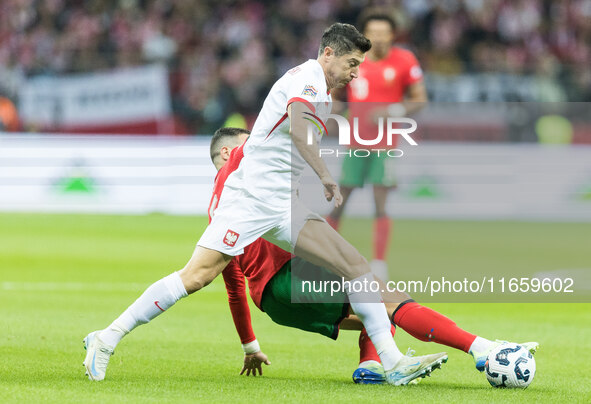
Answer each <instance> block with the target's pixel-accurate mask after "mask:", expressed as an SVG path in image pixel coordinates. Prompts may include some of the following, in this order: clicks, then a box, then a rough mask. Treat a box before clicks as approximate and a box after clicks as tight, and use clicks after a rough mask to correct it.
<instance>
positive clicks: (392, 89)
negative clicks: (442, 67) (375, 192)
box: [347, 46, 423, 149]
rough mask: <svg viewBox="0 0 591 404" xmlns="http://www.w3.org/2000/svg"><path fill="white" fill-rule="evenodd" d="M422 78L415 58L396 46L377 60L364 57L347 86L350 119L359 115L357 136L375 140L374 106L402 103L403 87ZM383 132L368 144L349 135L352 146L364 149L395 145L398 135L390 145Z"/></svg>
mask: <svg viewBox="0 0 591 404" xmlns="http://www.w3.org/2000/svg"><path fill="white" fill-rule="evenodd" d="M422 78H423V71H422V70H421V66H420V65H419V62H418V61H417V58H416V57H415V55H414V54H413V53H412V52H410V51H408V50H406V49H403V48H399V47H396V46H395V47H393V48H392V49H391V50H390V53H388V56H386V57H385V58H384V59H381V60H378V61H372V60H370V59H369V58H366V59H365V61H364V62H363V63H361V65H360V66H359V77H358V78H356V79H355V80H353V81H352V82H351V83H350V84H349V85H348V86H347V101H348V102H349V103H350V104H349V111H350V118H353V117H358V118H359V136H360V137H361V138H362V139H364V140H365V139H367V140H370V139H375V138H376V137H377V136H378V127H377V125H376V123H375V122H374V120H373V112H374V110H375V108H376V107H382V108H383V107H385V106H386V105H385V104H391V103H396V102H402V101H403V100H404V94H405V92H406V89H407V88H408V87H409V86H411V85H412V84H414V83H416V82H418V81H420V80H422ZM365 103H382V104H381V105H377V104H365ZM351 129H353V127H351ZM385 135H386V132H385V131H384V139H383V140H382V142H381V143H379V144H378V145H376V146H370V147H368V146H363V145H359V144H358V143H357V142H355V139H354V138H353V136H351V147H354V148H364V149H367V148H370V149H393V148H396V144H397V141H398V136H395V137H394V138H393V144H392V145H391V146H388V145H387V144H386V138H385V137H386V136H385Z"/></svg>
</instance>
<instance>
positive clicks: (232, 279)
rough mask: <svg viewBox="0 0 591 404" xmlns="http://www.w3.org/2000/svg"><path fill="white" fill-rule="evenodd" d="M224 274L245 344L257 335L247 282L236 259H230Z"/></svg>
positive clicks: (236, 323)
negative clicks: (251, 316)
mask: <svg viewBox="0 0 591 404" xmlns="http://www.w3.org/2000/svg"><path fill="white" fill-rule="evenodd" d="M222 276H223V277H224V282H225V284H226V291H227V292H228V303H230V311H231V312H232V319H233V320H234V325H235V326H236V331H238V335H239V336H240V341H241V342H242V343H243V344H247V343H249V342H252V341H254V340H255V339H256V337H255V335H254V331H253V330H252V324H251V321H250V308H249V307H248V300H247V298H246V282H245V281H244V274H243V273H242V271H240V268H239V266H238V263H237V262H236V259H233V260H232V261H230V263H229V264H228V266H227V267H226V268H225V269H224V270H223V271H222Z"/></svg>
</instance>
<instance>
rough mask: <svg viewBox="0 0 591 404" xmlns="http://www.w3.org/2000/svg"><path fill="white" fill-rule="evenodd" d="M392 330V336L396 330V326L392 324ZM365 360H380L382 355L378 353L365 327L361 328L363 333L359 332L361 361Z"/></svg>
mask: <svg viewBox="0 0 591 404" xmlns="http://www.w3.org/2000/svg"><path fill="white" fill-rule="evenodd" d="M390 332H392V336H394V333H395V332H396V327H394V324H392V328H390ZM365 361H376V362H381V361H380V356H379V355H378V351H376V348H375V347H374V346H373V344H372V342H371V339H370V338H369V336H368V335H367V332H366V331H365V328H364V329H363V330H361V334H359V363H361V362H365Z"/></svg>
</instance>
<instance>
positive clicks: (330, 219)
mask: <svg viewBox="0 0 591 404" xmlns="http://www.w3.org/2000/svg"><path fill="white" fill-rule="evenodd" d="M326 221H327V222H328V224H330V227H332V228H333V229H335V230H336V231H339V226H340V224H341V219H336V218H334V217H332V216H330V215H329V216H326Z"/></svg>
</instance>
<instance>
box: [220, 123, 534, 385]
mask: <svg viewBox="0 0 591 404" xmlns="http://www.w3.org/2000/svg"><path fill="white" fill-rule="evenodd" d="M248 134H249V132H248V131H246V130H242V129H238V128H222V129H219V130H217V131H216V133H215V134H214V136H213V138H212V141H211V148H210V154H211V159H212V162H213V164H214V165H215V167H216V169H217V170H218V174H217V176H216V182H215V186H214V190H213V195H212V198H211V202H210V206H209V214H210V219H211V216H212V215H214V214H215V210H216V208H217V203H218V201H219V200H220V199H221V197H222V191H223V184H224V181H225V180H226V178H227V177H228V176H229V175H230V174H231V173H232V172H233V171H234V170H235V169H236V167H238V165H240V161H241V159H242V156H243V154H242V150H241V149H242V148H241V147H240V146H241V145H242V144H243V143H244V141H245V140H246V138H247V137H248ZM233 151H234V152H233ZM310 270H313V272H314V273H315V274H316V276H315V279H319V278H322V279H324V280H332V279H335V278H334V277H333V276H332V274H330V273H329V272H327V271H326V270H324V269H323V268H315V267H314V266H313V265H311V264H309V263H306V262H305V261H303V260H301V259H300V258H298V257H293V256H292V255H291V254H289V253H287V252H286V251H284V250H282V249H280V248H278V247H276V246H275V245H273V244H271V243H269V242H267V241H265V240H263V239H258V240H256V241H255V242H254V243H252V244H251V245H249V246H248V247H246V248H245V249H244V254H242V255H239V256H236V257H235V258H234V259H233V260H232V261H231V262H230V264H229V265H228V266H227V267H226V269H225V270H224V271H223V272H222V275H223V277H224V282H225V284H226V289H227V291H228V301H229V303H230V310H231V312H232V318H233V320H234V324H235V326H236V330H237V331H238V335H239V336H240V340H241V342H242V346H243V349H244V352H245V357H244V367H243V368H242V371H241V374H242V373H243V372H245V371H246V372H247V375H248V374H250V373H251V372H252V374H253V375H256V372H257V370H258V372H259V374H262V363H267V364H269V362H268V358H267V356H266V355H265V354H264V353H263V352H262V351H261V350H260V346H259V343H258V341H257V339H256V337H255V334H254V331H253V329H252V325H251V321H250V309H249V307H248V302H247V298H246V286H245V281H244V279H245V277H246V278H247V279H248V287H249V290H250V295H251V297H252V300H253V301H254V303H255V304H256V306H257V307H258V308H259V309H261V310H262V311H264V312H266V313H267V314H268V315H269V317H271V319H272V320H273V321H275V322H276V323H278V324H281V325H285V326H288V327H294V328H299V329H301V330H304V331H310V332H316V333H318V334H321V335H324V336H326V337H329V338H333V339H336V338H337V336H338V332H339V328H340V329H346V330H362V329H363V325H362V323H361V321H359V319H358V318H357V317H356V316H354V315H349V316H347V315H348V314H349V313H350V311H349V305H348V304H346V303H345V304H343V303H327V301H329V296H326V295H323V294H322V293H314V294H310V295H307V296H306V298H307V301H306V302H305V303H293V301H294V296H293V295H292V294H293V293H300V291H301V290H302V288H301V285H302V282H303V281H304V278H303V277H302V276H300V274H302V273H304V272H306V271H310ZM319 273H322V276H319V275H318V274H319ZM391 295H392V296H393V298H392V299H389V301H390V302H392V301H396V302H392V303H387V304H386V307H387V310H388V316H389V317H390V319H391V322H392V324H393V325H392V335H394V332H395V328H394V324H396V325H398V326H399V327H401V328H402V329H403V330H405V331H406V332H408V333H409V334H411V335H412V336H414V337H416V338H418V339H419V340H421V341H433V342H437V343H440V344H444V345H447V346H450V347H452V348H456V349H459V350H462V351H464V352H466V353H469V354H471V355H472V356H473V358H474V361H475V362H476V368H477V369H478V370H479V371H483V370H484V363H485V361H486V357H487V356H488V352H490V351H491V350H492V349H493V348H494V347H495V346H497V345H498V344H499V343H500V342H498V341H497V342H493V341H489V340H487V339H485V338H481V337H478V336H476V335H474V334H471V333H469V332H466V331H464V330H463V329H461V328H459V327H457V326H456V324H455V323H454V322H453V321H452V320H450V319H449V318H447V317H445V316H443V315H441V314H439V313H437V312H435V311H433V310H431V309H429V308H427V307H424V306H421V305H419V304H418V303H416V302H414V301H413V300H412V299H410V296H409V295H408V294H406V293H392V294H391ZM295 300H297V298H296V299H295ZM522 345H524V346H526V347H527V348H528V349H530V350H531V351H532V353H533V352H535V350H536V349H537V346H538V344H537V343H535V342H529V343H525V344H522ZM359 348H360V361H359V367H358V368H357V369H356V370H355V372H354V373H353V380H354V381H355V382H356V383H364V384H374V383H383V382H384V380H385V377H384V369H383V367H382V365H381V363H380V360H379V357H378V354H377V352H376V350H375V348H374V346H373V344H372V343H371V341H370V339H369V338H368V336H367V333H366V332H365V330H362V332H361V335H360V337H359Z"/></svg>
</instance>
